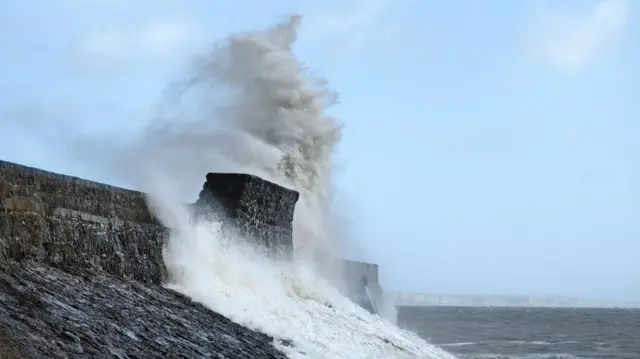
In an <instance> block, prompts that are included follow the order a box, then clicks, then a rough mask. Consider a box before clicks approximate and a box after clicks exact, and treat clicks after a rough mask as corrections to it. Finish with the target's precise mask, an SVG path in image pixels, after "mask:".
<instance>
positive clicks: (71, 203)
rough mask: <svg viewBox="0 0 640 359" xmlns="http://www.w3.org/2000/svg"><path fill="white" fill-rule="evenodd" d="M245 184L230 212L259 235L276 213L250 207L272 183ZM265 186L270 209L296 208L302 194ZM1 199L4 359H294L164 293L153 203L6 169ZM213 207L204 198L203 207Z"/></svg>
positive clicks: (263, 338) (163, 234)
mask: <svg viewBox="0 0 640 359" xmlns="http://www.w3.org/2000/svg"><path fill="white" fill-rule="evenodd" d="M243 180H244V181H245V182H244V185H242V184H238V183H236V186H235V187H234V188H235V192H234V191H231V192H233V193H234V194H235V199H233V198H231V199H229V200H230V201H231V202H229V203H227V205H229V206H230V208H231V207H232V208H236V209H237V210H238V211H237V212H238V213H237V215H236V216H235V219H236V221H238V222H237V223H240V222H242V221H241V216H240V214H239V213H240V212H242V211H240V209H242V210H244V212H242V213H244V215H245V217H246V216H250V215H253V217H252V219H251V221H253V222H251V221H246V222H244V223H246V224H247V225H251V223H253V224H256V225H258V224H260V223H261V220H260V216H266V215H267V214H265V213H263V212H260V211H257V212H252V213H248V202H250V201H252V200H253V201H255V200H256V199H255V198H252V196H254V195H257V194H259V193H260V191H261V189H260V180H259V179H256V178H251V179H249V178H247V177H246V176H245V177H243ZM249 180H252V181H253V182H252V183H251V184H248V182H247V181H249ZM263 185H264V186H266V187H269V189H270V192H269V193H266V194H264V195H265V196H264V197H262V198H261V201H263V204H264V205H265V208H271V209H274V208H275V207H277V204H275V205H274V204H273V203H271V202H270V199H269V198H271V199H278V198H288V200H289V201H290V202H289V204H290V205H291V206H293V205H294V204H295V200H297V194H296V195H292V194H291V192H286V195H282V193H277V191H278V189H277V188H276V187H273V186H270V185H269V184H263ZM252 191H253V192H252ZM283 191H284V189H283ZM286 191H289V190H286ZM265 192H268V191H265ZM0 198H2V199H3V202H2V208H0V354H1V355H0V357H2V355H10V356H8V357H13V358H49V357H60V358H64V357H66V358H103V357H109V358H112V357H117V358H158V357H165V358H178V357H183V358H196V357H219V358H257V357H259V358H284V357H285V356H284V354H283V353H282V352H281V351H279V350H278V349H276V346H275V343H276V342H275V339H274V338H271V337H269V336H267V335H265V334H262V333H258V332H255V331H252V330H250V329H247V328H244V327H242V326H240V325H237V324H234V323H232V322H231V321H230V320H229V319H227V318H225V317H223V316H222V315H219V314H217V313H214V312H212V311H210V310H208V309H206V308H205V307H204V306H202V305H200V304H197V303H194V302H192V301H191V300H190V299H188V298H186V297H184V296H182V295H180V294H178V293H176V292H173V291H171V290H168V289H165V288H162V287H161V286H160V284H162V282H163V281H164V279H165V278H166V275H167V271H166V268H165V267H164V263H163V260H162V247H163V245H164V242H165V240H166V239H167V236H168V234H169V233H168V230H167V229H166V228H164V227H162V226H161V225H160V224H159V222H158V221H157V220H156V219H155V218H153V216H152V215H151V214H150V213H149V211H148V210H147V208H146V203H145V198H144V194H142V193H140V192H135V191H129V190H124V189H120V188H115V187H111V186H107V185H103V184H99V183H95V182H91V181H86V180H82V179H79V178H75V177H69V176H63V175H58V174H54V173H51V172H47V171H42V170H38V169H35V168H30V167H25V166H20V165H17V164H13V163H9V162H1V163H0ZM209 200H210V198H209V199H208V198H207V195H206V194H201V198H200V201H201V203H200V207H199V208H203V207H204V206H205V205H206V204H207V203H209V206H210V207H211V206H212V205H211V204H210V203H211V202H207V201H209ZM203 201H204V202H203ZM234 201H235V202H234ZM265 201H266V204H265V203H264V202H265ZM291 201H292V202H291ZM232 202H233V203H232ZM280 205H286V203H285V204H282V203H280ZM274 206H275V207H274ZM196 208H198V206H196ZM202 211H205V212H206V210H202ZM291 211H292V209H291ZM266 219H267V220H265V221H264V222H270V221H271V219H268V218H266ZM283 223H284V221H281V222H280V227H281V229H280V232H282V233H284V235H282V236H281V237H280V240H281V241H284V242H286V243H291V238H290V231H289V232H287V228H289V229H290V227H291V223H289V224H288V227H287V225H286V224H283ZM265 225H266V224H265ZM270 225H271V226H272V227H273V226H276V227H277V223H276V224H273V223H271V222H270ZM261 229H262V230H264V229H266V227H262V228H261ZM287 234H289V237H288V241H287V237H286V235H287ZM285 341H286V340H285ZM279 343H280V344H283V342H282V341H281V340H279ZM284 344H286V343H284ZM284 344H283V345H284Z"/></svg>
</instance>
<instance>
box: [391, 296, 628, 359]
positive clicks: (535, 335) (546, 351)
mask: <svg viewBox="0 0 640 359" xmlns="http://www.w3.org/2000/svg"><path fill="white" fill-rule="evenodd" d="M398 322H399V324H400V326H403V327H405V328H409V329H411V330H412V331H414V332H416V333H417V334H419V335H420V336H421V337H423V338H424V339H426V340H428V341H430V342H431V343H433V344H436V345H438V346H440V347H442V348H443V349H446V350H448V351H450V352H453V353H456V354H459V355H460V357H461V358H487V359H488V358H491V359H515V358H518V359H525V358H526V359H534V358H536V359H537V358H545V359H560V358H562V359H574V358H616V359H632V358H633V359H635V358H640V309H569V308H481V307H401V308H399V311H398Z"/></svg>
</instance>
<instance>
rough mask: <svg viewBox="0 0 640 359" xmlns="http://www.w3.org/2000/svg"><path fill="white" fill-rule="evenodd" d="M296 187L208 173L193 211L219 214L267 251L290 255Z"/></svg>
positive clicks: (291, 253) (239, 176) (235, 175)
mask: <svg viewBox="0 0 640 359" xmlns="http://www.w3.org/2000/svg"><path fill="white" fill-rule="evenodd" d="M298 198H299V194H298V192H297V191H294V190H291V189H288V188H285V187H282V186H280V185H277V184H275V183H272V182H269V181H266V180H263V179H262V178H260V177H257V176H253V175H248V174H238V173H209V174H207V181H206V182H205V184H204V186H203V188H202V191H201V192H200V196H199V198H198V201H197V202H196V212H197V213H198V216H200V217H201V218H202V217H203V216H204V217H206V216H207V215H211V214H213V215H218V216H222V217H223V219H225V220H226V221H223V222H224V223H226V224H227V225H231V226H232V227H233V229H235V230H238V231H239V233H240V234H241V235H242V236H243V237H244V238H246V239H247V240H249V241H252V242H254V243H259V244H260V246H261V247H262V248H264V249H266V250H267V252H268V253H269V254H271V255H275V256H277V257H291V256H292V255H293V237H292V232H293V227H292V222H293V213H294V210H295V205H296V202H297V201H298Z"/></svg>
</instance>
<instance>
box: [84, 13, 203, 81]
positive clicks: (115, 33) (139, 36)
mask: <svg viewBox="0 0 640 359" xmlns="http://www.w3.org/2000/svg"><path fill="white" fill-rule="evenodd" d="M196 36H197V32H196V28H195V26H193V24H192V23H190V22H188V21H184V20H171V21H156V22H148V23H144V24H138V25H137V26H130V27H124V26H111V27H105V28H102V29H100V30H97V31H93V32H91V33H89V34H88V35H87V36H85V37H84V38H83V39H82V40H81V41H80V42H79V43H78V45H77V48H76V55H77V60H78V64H79V65H81V66H82V67H83V68H85V69H91V70H113V69H116V68H121V67H123V66H127V65H131V64H135V63H140V62H145V61H154V60H157V59H160V58H163V57H167V56H171V55H174V54H176V53H177V52H179V51H181V50H185V49H187V48H188V46H189V45H190V44H193V42H194V40H195V38H196Z"/></svg>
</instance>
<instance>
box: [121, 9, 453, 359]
mask: <svg viewBox="0 0 640 359" xmlns="http://www.w3.org/2000/svg"><path fill="white" fill-rule="evenodd" d="M298 21H299V18H297V17H294V18H292V21H291V22H289V23H285V24H281V25H278V26H275V27H273V28H271V29H267V30H265V31H256V32H250V33H246V34H240V35H235V36H232V37H230V38H229V39H227V40H225V41H224V42H222V43H220V44H219V45H218V46H216V47H215V48H214V49H213V50H212V52H211V53H209V54H207V55H206V56H204V57H202V58H201V59H199V61H198V63H197V66H196V70H195V75H194V76H193V77H192V78H190V79H189V81H186V82H185V83H184V84H183V85H184V86H182V87H178V88H177V89H178V90H181V91H184V92H185V93H186V96H184V94H182V93H181V95H180V98H181V100H182V102H181V103H180V104H179V105H184V106H178V105H176V106H175V109H174V112H172V114H171V116H169V115H167V112H164V113H163V115H164V116H163V117H161V118H158V119H157V120H156V121H155V122H154V123H153V124H151V125H150V126H149V127H148V128H147V131H146V132H145V134H144V136H143V137H142V138H141V139H140V140H139V141H138V142H137V143H136V145H135V148H133V149H130V150H129V151H128V153H127V155H126V156H125V157H120V158H119V159H118V160H119V161H121V162H120V168H126V169H127V173H126V174H127V175H128V176H129V180H134V181H135V182H136V184H137V186H138V188H140V189H142V190H144V191H145V192H147V193H149V194H150V198H149V203H150V204H151V205H152V206H151V207H152V208H153V210H154V211H155V212H156V215H157V216H158V217H159V218H160V219H161V220H162V221H163V222H164V223H165V225H167V226H169V227H171V228H173V229H175V233H174V235H173V236H172V238H171V239H170V243H169V244H168V246H167V248H166V250H165V253H164V259H165V262H166V264H167V267H168V269H169V271H170V281H169V283H167V286H168V287H170V288H172V289H174V290H177V291H179V292H181V293H184V294H185V295H188V296H190V297H192V298H193V299H194V300H196V301H198V302H201V303H203V304H205V305H206V306H208V307H210V308H211V309H213V310H215V311H217V312H219V313H221V314H223V315H225V316H227V317H229V318H230V319H232V320H234V321H236V322H238V323H240V324H243V325H245V326H247V327H250V328H254V329H258V330H260V331H262V332H264V333H267V334H269V335H272V336H273V337H275V338H280V339H286V340H291V341H292V342H293V346H285V345H282V343H279V342H278V341H277V342H276V345H278V346H279V347H281V348H282V350H284V351H285V352H286V353H288V355H289V356H290V357H291V358H329V359H336V358H384V359H390V358H453V357H452V356H451V355H449V354H448V353H446V352H444V351H442V350H440V349H439V348H436V347H435V346H432V345H430V344H428V343H426V342H424V341H423V340H422V339H420V338H419V337H418V336H417V335H414V334H412V333H410V332H407V331H403V330H400V329H398V328H397V327H396V326H395V325H394V324H392V323H390V322H388V321H386V320H384V319H381V318H379V317H377V316H374V315H371V314H369V313H368V312H366V311H365V310H364V309H362V308H360V307H358V306H356V305H354V304H353V303H351V302H350V301H349V300H348V299H346V298H345V297H344V296H342V295H341V294H339V293H338V291H337V290H336V289H334V288H333V287H332V286H330V285H329V284H328V283H327V282H326V281H325V280H323V279H322V276H320V275H317V274H316V273H315V270H314V268H313V267H311V266H310V265H309V264H308V263H310V261H309V259H310V258H311V257H312V256H313V255H314V254H315V253H317V252H319V251H322V252H326V251H331V249H332V246H331V241H330V238H327V232H326V231H325V230H324V229H325V228H327V221H329V220H330V217H329V214H328V210H329V207H330V205H331V199H332V193H333V190H332V186H331V177H332V168H333V166H332V154H333V151H334V149H335V146H336V145H337V143H338V141H339V140H340V129H341V126H340V124H339V123H338V122H337V120H335V119H334V118H332V117H330V116H328V115H326V110H327V108H328V107H329V106H330V105H332V104H333V103H334V102H335V96H334V94H332V93H331V92H330V91H328V90H327V89H326V88H325V86H324V84H323V82H322V81H319V80H314V79H312V78H311V77H310V76H309V75H308V73H306V72H305V69H304V68H303V66H302V65H301V64H300V63H299V62H298V60H297V59H296V57H295V56H294V55H293V53H292V51H291V46H292V44H293V42H294V41H295V39H296V31H297V25H298ZM122 164H124V165H122ZM213 171H222V172H225V171H226V172H233V171H241V172H247V173H252V174H256V175H259V176H261V177H263V178H265V179H267V180H271V181H274V182H277V183H280V184H282V185H286V186H289V187H293V188H295V189H296V190H298V191H299V192H300V195H301V196H300V201H299V202H298V204H297V206H296V212H295V218H294V242H295V246H296V255H297V259H298V260H297V261H296V262H295V263H274V262H270V261H267V260H266V259H265V258H263V257H261V256H259V255H257V254H255V253H254V252H253V250H252V249H251V248H247V247H242V246H241V245H240V244H237V243H239V242H240V241H234V240H233V239H231V241H230V243H231V244H230V245H229V244H228V243H229V241H225V238H222V237H221V234H220V233H219V232H218V231H217V224H215V223H213V224H210V225H199V226H193V225H192V224H190V221H189V216H188V214H187V213H186V210H185V209H184V208H183V206H181V205H180V204H179V203H180V201H181V200H183V199H184V198H183V197H182V196H183V194H184V193H188V192H191V193H193V192H197V190H199V189H200V187H201V186H202V183H203V182H204V175H205V174H206V173H207V172H213ZM389 310H391V309H389Z"/></svg>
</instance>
